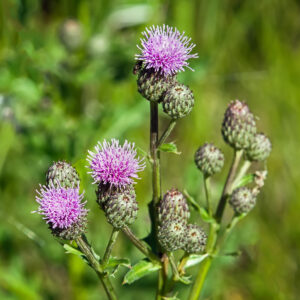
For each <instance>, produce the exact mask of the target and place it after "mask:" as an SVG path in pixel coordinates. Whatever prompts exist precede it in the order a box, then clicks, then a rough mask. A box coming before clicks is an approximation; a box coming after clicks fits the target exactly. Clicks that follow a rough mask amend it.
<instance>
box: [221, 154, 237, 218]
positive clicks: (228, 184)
mask: <svg viewBox="0 0 300 300" xmlns="http://www.w3.org/2000/svg"><path fill="white" fill-rule="evenodd" d="M242 155H243V150H236V151H235V152H234V157H233V160H232V164H231V167H230V170H229V173H228V176H227V179H226V182H225V185H224V189H223V192H222V196H221V199H220V202H219V204H218V208H217V212H216V220H217V222H218V223H220V222H221V220H222V217H223V213H224V210H225V206H226V202H227V198H228V196H229V195H230V194H231V192H232V184H233V180H234V177H235V174H236V171H237V169H238V166H239V163H240V160H241V158H242Z"/></svg>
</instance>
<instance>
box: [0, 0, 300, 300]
mask: <svg viewBox="0 0 300 300" xmlns="http://www.w3.org/2000/svg"><path fill="white" fill-rule="evenodd" d="M299 14H300V5H299V2H298V1H295V0H286V1H280V0H261V1H252V0H244V1H238V0H232V1H221V0H210V1H205V0H190V1H184V0H169V1H162V0H154V1H138V0H132V1H130V0H112V1H105V0H97V1H96V0H95V1H84V0H77V1H76V0H66V1H54V0H51V1H50V0H40V1H38V0H1V1H0V143H1V144H0V199H1V200H0V298H1V299H80V300H83V299H89V300H90V299H102V298H103V299H104V295H103V291H102V289H101V287H100V285H99V284H98V281H97V278H96V276H95V275H94V274H93V272H92V270H89V269H88V268H87V267H86V266H85V265H84V263H83V262H82V261H81V260H80V259H79V258H78V257H75V256H71V255H65V253H64V250H63V248H62V247H61V246H60V245H59V243H58V242H57V241H55V240H54V239H53V237H52V236H51V235H50V234H49V232H48V229H47V227H46V226H45V224H44V222H43V221H42V220H41V218H40V217H39V216H37V215H34V214H31V211H33V210H35V209H36V207H37V205H36V203H35V201H34V196H35V189H36V188H37V187H38V184H39V183H44V174H45V171H46V169H47V167H48V166H49V164H50V163H51V162H52V161H53V160H58V159H66V160H69V161H71V162H72V163H74V164H75V165H76V167H77V168H78V170H79V171H80V173H81V175H82V180H83V183H82V188H83V189H84V190H85V191H86V197H87V199H88V207H89V209H90V214H89V232H88V236H89V238H90V239H91V240H92V241H93V246H94V247H95V248H96V249H97V250H98V251H99V252H100V253H103V250H104V245H105V243H106V241H107V240H108V237H109V234H110V231H111V228H110V226H109V225H108V224H106V222H105V219H104V215H103V213H102V212H101V211H100V210H99V209H98V207H97V205H96V203H95V195H94V186H91V185H90V183H91V179H90V178H89V177H88V176H87V175H86V169H85V167H84V166H85V164H86V162H85V157H86V154H87V149H91V148H92V147H93V146H94V144H95V143H96V141H98V140H102V139H103V138H111V137H116V138H120V139H121V140H122V141H123V140H124V139H129V140H130V141H135V142H136V144H137V146H138V147H140V148H142V149H147V148H148V131H149V124H148V121H147V120H148V110H149V107H148V106H149V103H148V102H147V101H145V100H143V99H142V97H141V96H140V95H139V94H138V93H137V92H136V82H135V77H134V76H133V74H132V67H133V64H134V54H135V53H136V51H137V49H136V44H137V43H138V39H139V38H140V32H141V31H142V30H143V29H144V27H145V26H146V25H152V24H162V23H167V24H169V25H173V26H176V27H178V29H179V30H181V31H183V30H184V31H186V33H187V34H188V35H189V36H191V37H192V40H193V41H194V42H195V43H196V44H197V46H196V48H195V49H196V50H195V51H197V52H198V53H199V59H197V60H194V61H193V62H192V67H193V68H194V69H195V72H193V73H192V72H189V71H187V72H185V73H184V74H180V76H179V77H180V80H181V81H182V82H184V83H186V84H188V85H189V86H190V87H191V88H192V90H193V91H194V94H195V99H196V104H195V108H194V110H193V112H192V113H191V115H190V116H189V117H187V118H185V119H184V120H181V121H180V122H179V125H178V127H177V128H176V130H175V132H174V133H173V135H172V139H173V140H176V143H177V145H178V148H179V151H181V152H182V155H180V156H177V155H173V154H162V159H163V162H162V168H163V183H162V184H163V190H164V191H165V190H166V189H168V188H171V187H173V186H175V187H178V188H179V189H183V188H187V189H188V190H189V192H190V193H192V194H194V195H198V199H199V201H204V199H203V198H204V197H203V189H202V185H201V175H200V173H199V172H198V171H197V170H196V168H195V167H194V164H193V155H194V151H195V150H196V149H197V147H198V146H199V145H200V144H202V143H203V142H205V141H213V142H215V143H216V144H217V145H218V146H219V147H221V148H222V149H223V150H224V152H225V154H226V158H227V160H226V163H227V164H226V165H225V167H226V168H228V164H229V161H230V159H231V158H230V156H231V154H232V153H231V149H229V147H228V146H226V145H225V144H224V143H223V141H222V140H221V135H220V126H221V121H222V117H223V113H224V110H225V108H226V105H227V103H228V102H229V100H232V99H235V98H237V99H240V100H247V102H248V104H249V106H250V108H251V109H252V111H253V112H254V113H255V114H256V115H258V116H259V117H260V119H259V121H258V124H259V128H260V130H263V131H264V132H266V133H267V134H268V135H269V136H270V138H271V140H272V142H273V152H272V154H271V157H270V159H269V161H268V170H269V177H268V180H267V184H266V186H265V188H264V190H263V194H261V195H260V197H259V200H258V204H257V206H256V208H255V210H254V211H253V212H251V214H250V216H249V217H248V218H246V219H245V220H244V221H243V222H242V223H241V224H240V225H239V226H238V230H237V231H236V233H235V234H234V235H233V236H232V238H231V239H230V241H229V244H228V247H229V248H230V249H231V250H236V249H238V247H240V248H241V249H242V254H241V256H240V257H238V258H220V259H218V260H216V263H215V264H214V267H213V269H212V271H211V273H210V276H209V279H208V282H207V284H206V288H205V296H206V297H209V296H211V297H212V298H213V299H285V300H286V299H296V298H297V296H298V295H299V292H300V291H299V281H300V274H299V262H300V240H299V236H300V226H299V211H300V201H299V196H298V195H299V192H300V186H299V180H300V168H299V163H300V159H299V155H298V153H299V147H300V143H299V112H300V104H299V99H300V36H299V32H300V18H299ZM69 18H72V19H76V20H78V22H80V24H81V26H82V40H81V46H80V48H79V49H78V50H77V51H73V52H72V51H68V50H67V49H66V48H65V47H64V45H63V43H62V41H61V39H60V38H59V28H60V27H61V25H62V23H63V22H64V21H65V20H66V19H69ZM161 117H162V119H163V121H162V124H161V126H162V127H163V126H165V125H166V124H167V122H168V119H167V117H165V116H164V115H162V116H161ZM297 124H298V125H297ZM224 175H225V172H224V174H223V175H220V176H217V177H216V178H215V180H214V183H213V187H214V196H215V198H217V197H218V195H219V194H220V188H221V184H222V182H223V180H224ZM149 186H150V168H149V167H148V168H147V170H146V171H144V172H143V174H142V180H141V181H140V182H139V184H138V185H137V194H138V200H139V203H140V211H139V218H138V221H137V222H136V224H135V225H134V226H133V228H134V230H135V231H136V232H137V233H138V234H139V236H141V237H142V236H145V235H146V234H147V233H148V231H149V226H148V227H147V226H145V224H148V223H149V220H148V216H147V203H148V202H149V201H150V198H151V194H150V189H149ZM114 254H115V255H119V256H121V255H127V256H129V257H130V258H131V260H132V262H133V263H134V262H136V261H137V260H138V258H139V257H140V254H139V253H138V252H137V251H136V250H135V249H134V248H133V247H132V246H131V245H130V244H129V243H128V242H127V240H126V239H125V238H124V237H123V236H121V238H120V240H119V241H118V243H117V246H116V248H115V249H114ZM220 267H222V272H220V270H217V269H219V268H220ZM194 271H195V270H191V272H192V273H194ZM124 272H125V269H121V270H120V271H119V273H118V274H117V275H116V278H115V279H114V285H115V286H118V293H119V294H121V295H122V299H140V297H143V299H145V300H146V299H153V295H154V290H153V285H154V284H155V278H154V277H153V278H152V277H151V276H150V277H146V278H145V279H144V280H142V281H141V282H136V283H134V284H133V285H132V286H128V285H125V286H121V284H120V283H121V281H122V276H121V275H122V274H124ZM187 291H188V290H187V288H186V287H183V286H182V287H180V289H179V295H180V297H181V298H182V299H184V297H185V295H186V294H187Z"/></svg>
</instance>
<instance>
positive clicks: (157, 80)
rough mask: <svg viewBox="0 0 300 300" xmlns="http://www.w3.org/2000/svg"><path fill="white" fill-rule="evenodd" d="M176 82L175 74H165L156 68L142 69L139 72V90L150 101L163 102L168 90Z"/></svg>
mask: <svg viewBox="0 0 300 300" xmlns="http://www.w3.org/2000/svg"><path fill="white" fill-rule="evenodd" d="M174 82H175V77H174V76H173V75H168V76H164V75H162V74H160V73H158V72H155V71H154V69H142V70H141V71H140V72H138V79H137V85H138V91H139V93H140V94H141V95H142V96H143V97H144V98H146V99H147V100H149V101H153V102H161V101H162V99H163V96H164V95H165V93H166V91H167V90H168V89H169V88H170V87H171V86H172V84H173V83H174Z"/></svg>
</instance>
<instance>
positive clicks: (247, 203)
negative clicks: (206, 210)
mask: <svg viewBox="0 0 300 300" xmlns="http://www.w3.org/2000/svg"><path fill="white" fill-rule="evenodd" d="M221 131H222V135H223V138H224V141H225V142H226V143H228V144H229V145H230V146H231V147H233V148H234V149H235V150H243V151H244V158H245V160H246V161H249V165H250V163H251V162H261V161H265V160H266V159H267V158H268V157H269V155H270V153H271V150H272V146H271V142H270V140H269V138H268V137H267V136H266V135H265V134H263V133H257V129H256V122H255V117H254V115H253V114H252V113H251V111H250V109H249V107H248V106H247V104H246V103H243V102H241V101H239V100H235V101H232V102H231V103H230V104H229V106H228V108H227V110H226V112H225V116H224V120H223V123H222V130H221ZM266 174H267V173H266V171H256V172H255V175H254V184H255V186H254V188H252V189H251V188H248V187H240V188H237V189H235V190H234V191H233V192H232V195H231V198H230V200H229V204H230V205H231V207H232V208H233V210H234V211H235V213H236V214H247V213H248V212H249V211H250V210H252V208H253V207H254V206H255V203H256V197H257V195H258V194H259V192H260V190H261V188H262V186H263V185H264V181H265V178H266Z"/></svg>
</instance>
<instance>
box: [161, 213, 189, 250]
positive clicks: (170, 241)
mask: <svg viewBox="0 0 300 300" xmlns="http://www.w3.org/2000/svg"><path fill="white" fill-rule="evenodd" d="M185 235H186V222H185V221H183V220H182V219H180V218H177V219H173V220H169V221H167V222H164V223H163V224H162V226H159V227H158V233H157V238H158V241H159V243H160V245H161V246H162V247H163V248H164V249H165V250H166V251H176V250H178V249H181V248H183V247H184V246H185V243H186V239H185Z"/></svg>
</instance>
